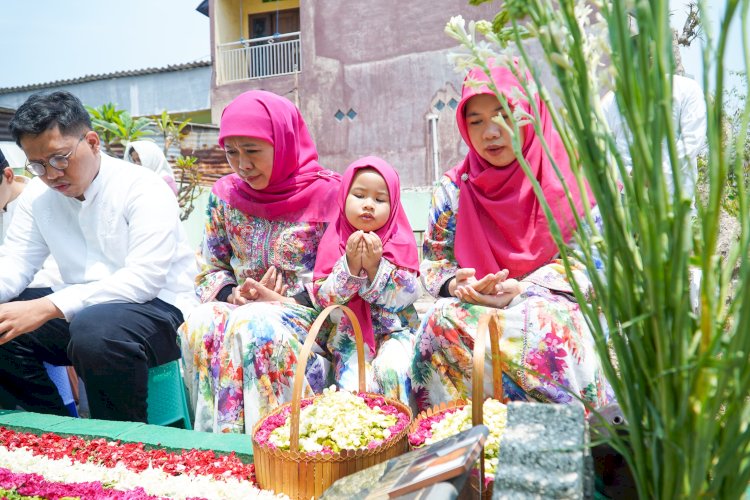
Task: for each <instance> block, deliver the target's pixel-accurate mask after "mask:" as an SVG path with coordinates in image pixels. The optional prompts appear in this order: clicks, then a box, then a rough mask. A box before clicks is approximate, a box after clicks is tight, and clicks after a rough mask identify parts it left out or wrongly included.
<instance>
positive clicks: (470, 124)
mask: <svg viewBox="0 0 750 500" xmlns="http://www.w3.org/2000/svg"><path fill="white" fill-rule="evenodd" d="M464 113H465V116H466V128H467V130H468V131H469V139H470V140H471V145H472V146H473V147H474V149H475V150H476V151H477V153H478V154H479V156H481V157H482V158H483V159H484V160H485V161H486V162H487V163H489V164H490V165H492V166H493V167H497V168H503V167H507V166H508V165H510V164H511V163H513V162H514V161H515V160H516V155H515V154H514V153H513V146H512V145H511V138H510V133H509V132H508V131H507V130H505V129H504V128H503V127H502V126H501V125H500V124H498V123H495V121H494V120H493V118H494V117H496V116H497V115H500V116H502V117H503V119H505V121H506V123H508V125H509V126H510V119H509V118H508V117H507V116H506V115H505V111H504V110H503V106H502V104H500V101H498V100H497V97H495V96H494V95H490V94H477V95H475V96H474V97H472V98H470V99H469V100H468V101H467V102H466V108H464ZM523 134H524V131H523V127H521V128H520V137H519V138H520V140H521V144H523V141H524V135H523Z"/></svg>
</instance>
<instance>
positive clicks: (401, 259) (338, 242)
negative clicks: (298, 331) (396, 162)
mask: <svg viewBox="0 0 750 500" xmlns="http://www.w3.org/2000/svg"><path fill="white" fill-rule="evenodd" d="M400 192H401V186H400V182H399V178H398V174H397V173H396V171H395V170H394V169H393V167H391V166H390V165H388V164H387V163H386V162H385V161H383V160H382V159H380V158H376V157H374V156H368V157H365V158H361V159H359V160H357V161H355V162H354V163H352V164H351V165H350V166H349V168H347V170H346V172H344V176H343V179H342V182H341V188H340V189H339V208H340V213H339V217H338V219H337V220H336V221H335V223H333V224H331V225H330V226H329V227H328V229H326V232H325V233H324V234H323V238H322V240H321V243H320V247H319V248H318V256H317V260H316V261H315V271H314V274H313V280H314V290H315V298H316V302H317V303H318V305H319V306H320V307H327V306H329V305H331V304H346V305H347V306H349V307H350V308H351V309H352V310H353V311H354V313H355V314H356V315H357V318H358V319H359V323H360V325H361V327H362V334H363V337H364V341H365V344H366V348H365V359H366V360H367V367H366V372H367V389H368V391H372V392H378V393H382V394H383V395H385V396H386V397H390V398H393V399H400V400H402V401H403V402H404V403H406V404H408V403H409V394H410V392H411V383H410V381H409V378H408V376H407V372H408V368H409V363H410V360H411V356H412V352H413V346H414V341H413V338H414V336H413V333H414V331H415V329H416V328H417V327H418V326H419V320H418V318H417V313H416V310H415V309H414V305H413V304H414V301H416V300H417V298H418V297H419V295H420V292H421V289H420V285H419V282H418V269H419V260H418V256H417V245H416V242H415V240H414V233H413V232H412V229H411V226H410V225H409V221H408V219H407V218H406V213H405V212H404V209H403V207H402V206H401V195H400ZM334 322H335V323H336V328H335V331H334V332H333V333H332V334H331V336H330V337H329V340H328V348H329V350H330V352H332V353H333V369H334V375H335V377H336V382H337V383H338V384H339V386H340V387H342V388H344V389H347V390H356V389H357V356H356V350H355V346H354V331H353V330H352V326H351V323H350V322H349V320H348V318H346V317H345V316H343V315H340V316H339V317H337V318H336V319H335V320H334Z"/></svg>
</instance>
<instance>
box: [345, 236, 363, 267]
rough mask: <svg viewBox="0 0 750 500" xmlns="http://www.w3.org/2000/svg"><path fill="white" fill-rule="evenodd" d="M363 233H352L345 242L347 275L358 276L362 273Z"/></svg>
mask: <svg viewBox="0 0 750 500" xmlns="http://www.w3.org/2000/svg"><path fill="white" fill-rule="evenodd" d="M363 234H365V233H364V232H363V231H354V232H353V233H352V234H350V235H349V239H347V240H346V265H347V266H349V274H351V275H352V276H359V273H360V271H362V252H363V251H364V246H365V243H364V240H363V238H362V235H363Z"/></svg>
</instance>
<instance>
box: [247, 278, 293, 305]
mask: <svg viewBox="0 0 750 500" xmlns="http://www.w3.org/2000/svg"><path fill="white" fill-rule="evenodd" d="M242 288H243V289H244V290H245V293H246V294H247V295H249V296H252V297H255V299H253V301H254V302H286V303H295V300H294V299H293V298H292V297H285V296H284V295H282V294H280V293H279V292H277V291H276V290H274V289H272V288H268V287H266V286H265V285H263V284H262V283H260V282H258V281H255V280H254V279H252V278H248V279H246V280H245V282H244V283H243V284H242Z"/></svg>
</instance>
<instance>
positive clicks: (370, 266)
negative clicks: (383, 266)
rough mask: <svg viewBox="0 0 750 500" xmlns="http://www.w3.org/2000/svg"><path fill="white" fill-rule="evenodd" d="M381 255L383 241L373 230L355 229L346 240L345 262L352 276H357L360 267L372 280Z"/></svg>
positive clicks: (376, 271)
mask: <svg viewBox="0 0 750 500" xmlns="http://www.w3.org/2000/svg"><path fill="white" fill-rule="evenodd" d="M382 257H383V242H382V241H380V237H379V236H378V235H377V234H375V233H374V232H369V233H366V232H364V231H361V230H360V231H355V232H353V233H352V234H351V235H350V236H349V239H348V240H347V241H346V264H347V265H348V266H349V272H350V273H351V275H352V276H359V273H360V272H361V271H362V269H364V270H365V272H366V273H367V278H368V279H369V280H370V281H372V280H374V279H375V275H376V274H377V273H378V267H380V259H381V258H382Z"/></svg>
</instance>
